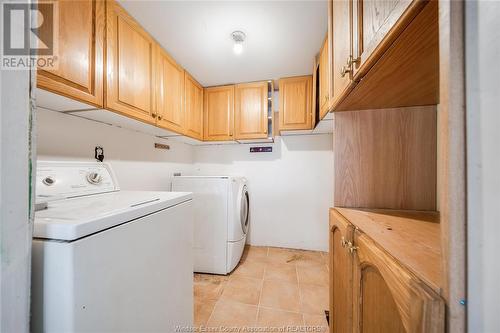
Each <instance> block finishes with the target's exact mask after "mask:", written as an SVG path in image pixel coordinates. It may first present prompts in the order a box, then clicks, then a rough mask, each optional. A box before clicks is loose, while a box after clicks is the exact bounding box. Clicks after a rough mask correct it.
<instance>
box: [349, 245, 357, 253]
mask: <svg viewBox="0 0 500 333" xmlns="http://www.w3.org/2000/svg"><path fill="white" fill-rule="evenodd" d="M347 250H348V251H349V253H350V254H353V253H354V252H356V251H357V250H358V247H357V246H352V245H351V246H349V248H348V249H347Z"/></svg>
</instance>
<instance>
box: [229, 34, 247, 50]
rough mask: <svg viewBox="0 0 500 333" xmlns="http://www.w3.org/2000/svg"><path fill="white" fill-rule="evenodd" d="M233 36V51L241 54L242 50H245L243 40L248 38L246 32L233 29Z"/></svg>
mask: <svg viewBox="0 0 500 333" xmlns="http://www.w3.org/2000/svg"><path fill="white" fill-rule="evenodd" d="M231 38H232V39H233V41H234V45H233V52H234V53H235V54H241V52H243V42H244V41H245V38H246V35H245V33H244V32H243V31H233V32H232V33H231Z"/></svg>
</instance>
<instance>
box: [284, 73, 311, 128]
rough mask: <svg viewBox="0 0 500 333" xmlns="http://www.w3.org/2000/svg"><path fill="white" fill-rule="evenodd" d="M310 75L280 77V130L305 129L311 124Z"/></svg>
mask: <svg viewBox="0 0 500 333" xmlns="http://www.w3.org/2000/svg"><path fill="white" fill-rule="evenodd" d="M311 96H312V76H310V75H308V76H296V77H289V78H283V79H280V83H279V99H280V109H279V121H280V130H281V131H282V130H307V129H311V128H312V126H313V124H312V111H311V110H312V102H311V100H312V97H311Z"/></svg>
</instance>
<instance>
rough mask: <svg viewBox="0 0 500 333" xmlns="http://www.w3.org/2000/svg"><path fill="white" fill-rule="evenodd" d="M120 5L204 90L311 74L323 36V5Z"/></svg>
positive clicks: (272, 1)
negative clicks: (236, 47)
mask: <svg viewBox="0 0 500 333" xmlns="http://www.w3.org/2000/svg"><path fill="white" fill-rule="evenodd" d="M120 2H121V3H122V5H123V7H124V8H125V9H126V10H127V11H128V12H129V13H130V14H131V15H132V16H133V17H134V18H135V19H136V20H137V21H139V23H140V24H141V25H142V26H143V27H144V28H145V29H146V30H147V31H148V32H149V33H150V34H151V35H152V36H153V37H154V38H155V39H156V40H157V41H158V42H159V43H160V44H161V45H162V46H163V47H164V48H165V49H166V50H167V51H168V52H169V53H170V54H171V55H172V56H173V57H174V58H175V59H176V60H177V62H178V63H179V64H180V65H182V66H183V67H184V68H185V69H186V70H187V71H188V72H190V73H191V74H192V75H193V76H194V77H195V78H196V79H197V80H198V81H199V82H200V83H201V84H202V85H203V86H213V85H221V84H228V83H238V82H249V81H257V80H267V79H278V78H280V77H286V76H294V75H305V74H311V73H312V65H313V59H314V56H315V55H316V53H317V52H318V51H319V49H320V47H321V43H322V41H323V39H324V38H325V36H326V31H327V20H328V15H327V2H326V1H324V0H321V1H319V0H309V1H291V0H288V1H277V0H269V1H168V0H162V1H160V0H156V1H137V0H121V1H120ZM234 30H241V31H243V32H245V34H246V35H247V38H246V40H245V43H244V44H243V45H244V49H243V53H242V54H240V55H235V54H234V53H233V51H232V47H233V42H232V40H231V37H230V34H231V32H232V31H234Z"/></svg>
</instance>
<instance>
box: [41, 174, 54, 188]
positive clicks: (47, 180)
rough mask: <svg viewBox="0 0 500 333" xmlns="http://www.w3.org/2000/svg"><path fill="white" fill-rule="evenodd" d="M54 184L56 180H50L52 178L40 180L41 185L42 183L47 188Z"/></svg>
mask: <svg viewBox="0 0 500 333" xmlns="http://www.w3.org/2000/svg"><path fill="white" fill-rule="evenodd" d="M55 182H56V180H55V179H54V178H52V176H47V177H45V178H44V179H43V180H42V183H44V184H45V185H47V186H52V185H54V183H55Z"/></svg>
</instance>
